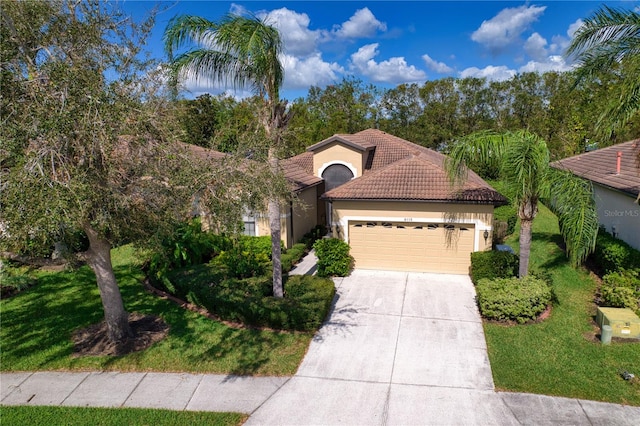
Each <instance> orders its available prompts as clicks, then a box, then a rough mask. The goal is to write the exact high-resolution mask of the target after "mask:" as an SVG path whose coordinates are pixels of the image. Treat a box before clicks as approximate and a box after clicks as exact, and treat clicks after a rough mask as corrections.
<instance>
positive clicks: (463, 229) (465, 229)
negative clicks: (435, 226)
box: [460, 228, 469, 231]
mask: <svg viewBox="0 0 640 426" xmlns="http://www.w3.org/2000/svg"><path fill="white" fill-rule="evenodd" d="M468 230H469V228H460V231H468Z"/></svg>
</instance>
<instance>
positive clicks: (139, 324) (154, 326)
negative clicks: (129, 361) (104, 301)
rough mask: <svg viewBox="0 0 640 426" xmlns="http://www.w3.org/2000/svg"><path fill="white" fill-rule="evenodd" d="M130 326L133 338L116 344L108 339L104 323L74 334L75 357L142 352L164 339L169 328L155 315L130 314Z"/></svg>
mask: <svg viewBox="0 0 640 426" xmlns="http://www.w3.org/2000/svg"><path fill="white" fill-rule="evenodd" d="M129 325H130V326H131V331H132V332H133V337H131V338H129V339H127V340H126V341H124V342H123V343H121V344H116V343H114V342H112V341H110V340H109V338H108V337H107V324H106V323H105V322H104V321H102V322H100V323H98V324H92V325H90V326H89V327H86V328H83V329H80V330H77V331H75V332H74V333H73V336H72V340H73V345H74V350H73V356H76V357H82V356H104V355H126V354H129V353H133V352H138V351H142V350H144V349H147V348H148V347H149V346H151V345H153V344H154V343H155V342H158V341H160V340H162V339H164V338H165V337H166V336H167V335H168V334H169V326H168V325H167V323H165V322H164V320H163V319H162V318H160V317H158V316H155V315H142V314H139V313H131V314H129Z"/></svg>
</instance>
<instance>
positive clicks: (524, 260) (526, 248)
mask: <svg viewBox="0 0 640 426" xmlns="http://www.w3.org/2000/svg"><path fill="white" fill-rule="evenodd" d="M532 224H533V221H532V220H530V219H522V220H521V221H520V268H519V269H518V276H519V277H520V278H522V277H525V276H526V275H527V274H528V273H529V255H530V253H531V225H532Z"/></svg>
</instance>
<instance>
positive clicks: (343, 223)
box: [331, 216, 493, 251]
mask: <svg viewBox="0 0 640 426" xmlns="http://www.w3.org/2000/svg"><path fill="white" fill-rule="evenodd" d="M406 219H411V220H406ZM350 221H358V222H402V223H460V224H466V223H471V224H473V226H474V233H475V235H474V239H473V251H480V238H482V239H484V236H483V235H482V233H484V231H489V232H491V231H492V230H493V228H492V227H491V226H490V225H487V224H485V223H484V222H483V221H481V220H480V219H473V220H448V219H442V218H439V219H434V218H427V217H415V216H412V217H411V218H408V217H407V218H401V217H397V216H344V217H342V218H341V219H340V221H339V222H332V224H331V225H332V226H336V225H338V226H340V228H342V230H343V231H344V235H343V239H344V241H346V242H347V243H348V242H349V222H350Z"/></svg>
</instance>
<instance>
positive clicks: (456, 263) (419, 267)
mask: <svg viewBox="0 0 640 426" xmlns="http://www.w3.org/2000/svg"><path fill="white" fill-rule="evenodd" d="M373 223H374V222H369V226H367V223H366V222H351V223H350V225H349V244H350V245H351V255H352V256H353V257H354V259H355V262H356V265H355V266H356V268H362V269H390V270H401V271H418V272H444V273H468V269H469V265H470V253H471V252H472V251H473V246H474V244H473V243H474V241H473V239H474V228H473V225H449V226H448V227H449V228H450V229H445V226H444V225H443V224H428V223H390V226H389V223H388V222H387V223H385V225H387V226H383V225H382V222H381V221H378V222H375V226H373Z"/></svg>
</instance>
